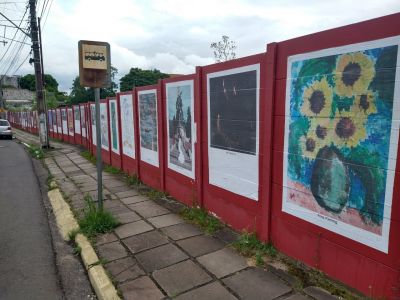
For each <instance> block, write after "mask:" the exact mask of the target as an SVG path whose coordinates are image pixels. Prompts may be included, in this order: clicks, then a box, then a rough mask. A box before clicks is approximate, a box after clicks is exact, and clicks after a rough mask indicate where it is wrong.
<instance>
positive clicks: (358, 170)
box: [346, 146, 386, 224]
mask: <svg viewBox="0 0 400 300" xmlns="http://www.w3.org/2000/svg"><path fill="white" fill-rule="evenodd" d="M346 159H347V160H348V161H349V162H351V163H349V164H348V166H349V168H350V169H351V170H352V171H353V172H354V173H355V175H357V176H358V177H359V178H360V180H361V182H362V183H363V185H364V187H365V199H364V203H365V204H364V207H363V208H362V209H361V211H360V214H361V216H362V217H363V218H364V219H365V220H366V221H369V220H370V221H372V222H374V223H375V224H381V223H382V220H383V203H381V202H380V196H381V194H382V193H383V192H384V190H385V185H384V182H385V181H384V178H385V177H386V174H385V171H384V169H383V167H382V161H381V157H380V156H379V153H377V152H370V151H369V150H368V149H366V148H365V147H362V146H358V147H355V148H352V149H351V151H350V152H349V154H348V155H347V156H346Z"/></svg>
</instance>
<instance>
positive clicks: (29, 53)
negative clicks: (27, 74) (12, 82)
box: [13, 51, 31, 75]
mask: <svg viewBox="0 0 400 300" xmlns="http://www.w3.org/2000/svg"><path fill="white" fill-rule="evenodd" d="M30 55H31V51H29V52H28V55H27V56H26V57H25V58H24V60H23V61H22V63H21V64H20V65H19V66H18V68H17V69H16V70H15V71H14V73H13V75H15V74H16V73H17V72H18V70H19V69H20V68H21V67H22V65H23V64H24V63H25V62H26V60H27V59H28V57H29V56H30Z"/></svg>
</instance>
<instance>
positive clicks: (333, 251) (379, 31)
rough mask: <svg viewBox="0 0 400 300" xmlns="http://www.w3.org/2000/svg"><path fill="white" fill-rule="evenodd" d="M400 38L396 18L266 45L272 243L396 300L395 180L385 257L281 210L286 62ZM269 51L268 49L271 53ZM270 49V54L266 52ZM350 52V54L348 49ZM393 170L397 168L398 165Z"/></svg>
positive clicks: (398, 264)
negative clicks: (270, 82)
mask: <svg viewBox="0 0 400 300" xmlns="http://www.w3.org/2000/svg"><path fill="white" fill-rule="evenodd" d="M399 34H400V14H395V15H391V16H387V17H383V18H378V19H374V20H370V21H366V22H362V23H357V24H353V25H349V26H344V27H340V28H336V29H332V30H328V31H323V32H319V33H315V34H311V35H307V36H304V37H299V38H295V39H292V40H288V41H284V42H280V43H278V44H270V45H268V54H269V55H271V56H272V55H273V56H274V58H273V57H270V60H271V62H274V63H273V65H274V66H275V68H276V73H275V76H276V78H275V88H274V90H273V92H272V94H273V95H274V96H273V99H274V108H273V142H272V147H271V149H272V168H271V171H272V188H271V204H270V205H271V212H272V213H271V222H270V223H271V240H272V242H273V243H274V245H275V246H276V247H277V248H278V249H279V250H281V251H282V252H284V253H286V254H288V255H290V256H292V257H295V258H296V259H299V260H301V261H303V262H305V263H306V264H308V265H310V266H312V267H316V268H318V269H321V270H322V271H324V272H325V273H327V274H328V275H329V276H332V277H333V278H335V279H338V280H340V281H342V282H344V283H346V284H348V285H350V286H352V287H355V288H356V289H358V290H360V291H362V292H363V293H365V294H367V295H372V296H375V297H379V296H382V295H385V296H386V297H389V298H390V299H393V298H395V297H399V271H398V270H399V267H400V260H399V253H400V243H399V242H400V241H399V237H400V232H399V229H400V227H399V218H400V213H399V212H400V207H399V206H400V202H399V200H400V199H399V198H398V195H399V194H400V189H399V187H400V177H399V174H398V172H397V174H396V178H395V185H394V186H395V189H394V193H393V195H394V198H393V204H392V217H391V221H390V236H389V241H390V242H389V251H388V254H385V253H384V252H381V251H379V250H375V249H373V248H371V247H368V246H366V245H364V244H361V243H358V242H356V241H354V240H351V239H349V238H346V237H344V236H341V235H338V234H336V233H333V232H332V231H329V230H325V229H323V228H321V227H319V226H316V225H313V224H311V223H309V222H306V221H303V220H301V219H299V218H297V217H295V216H292V215H289V214H287V213H284V212H282V191H283V189H282V186H283V184H282V178H283V160H284V156H283V153H284V148H283V147H284V131H285V116H287V115H288V112H286V111H285V101H286V100H285V99H286V79H287V78H286V77H287V59H288V57H289V56H291V55H295V54H300V53H307V52H311V51H316V50H321V49H326V48H332V47H338V46H343V45H348V44H354V43H360V42H366V41H370V40H376V39H382V38H385V37H389V36H394V35H399ZM271 50H272V51H271ZM270 51H271V52H270ZM350 51H351V50H350ZM396 170H399V163H397V168H396Z"/></svg>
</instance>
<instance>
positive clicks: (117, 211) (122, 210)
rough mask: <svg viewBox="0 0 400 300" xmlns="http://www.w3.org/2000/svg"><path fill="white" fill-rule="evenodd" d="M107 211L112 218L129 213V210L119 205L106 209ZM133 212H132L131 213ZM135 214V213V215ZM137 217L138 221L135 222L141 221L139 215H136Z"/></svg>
mask: <svg viewBox="0 0 400 300" xmlns="http://www.w3.org/2000/svg"><path fill="white" fill-rule="evenodd" d="M107 210H108V211H109V212H110V213H111V214H112V215H113V216H114V217H116V218H117V217H118V216H119V215H120V214H124V213H127V212H131V211H130V210H129V209H127V208H126V207H125V206H121V205H118V206H114V207H111V208H107ZM132 212H133V211H132ZM133 213H135V212H133ZM135 214H136V213H135ZM136 215H137V214H136ZM137 216H138V219H137V220H140V219H141V217H140V216H139V215H137ZM125 223H130V222H125Z"/></svg>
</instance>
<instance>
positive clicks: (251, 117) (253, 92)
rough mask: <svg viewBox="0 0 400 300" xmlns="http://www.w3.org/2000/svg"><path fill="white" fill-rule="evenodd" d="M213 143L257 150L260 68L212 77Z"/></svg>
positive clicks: (211, 121) (249, 152)
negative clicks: (258, 74) (258, 73)
mask: <svg viewBox="0 0 400 300" xmlns="http://www.w3.org/2000/svg"><path fill="white" fill-rule="evenodd" d="M209 85H210V123H211V124H210V139H211V147H213V148H219V149H225V150H230V151H234V152H239V153H247V154H251V155H255V154H256V140H257V93H258V87H257V71H256V70H254V71H248V72H242V73H237V74H231V75H225V76H220V77H214V78H210V80H209Z"/></svg>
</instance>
